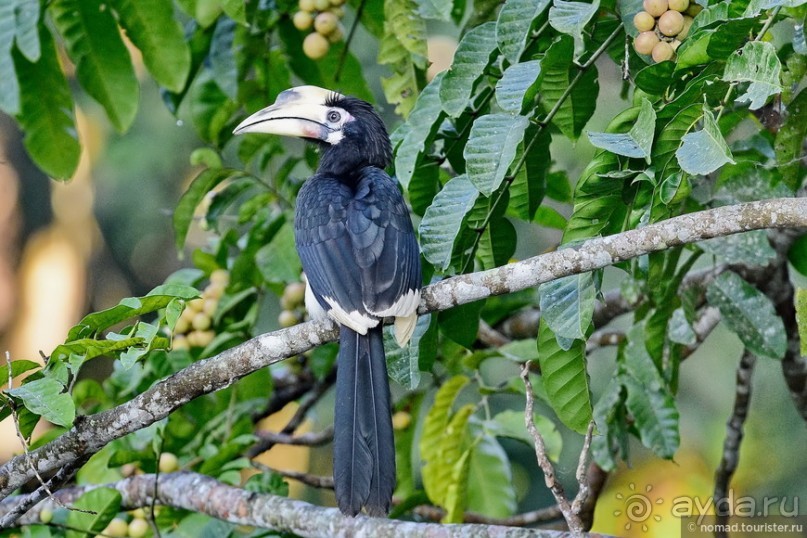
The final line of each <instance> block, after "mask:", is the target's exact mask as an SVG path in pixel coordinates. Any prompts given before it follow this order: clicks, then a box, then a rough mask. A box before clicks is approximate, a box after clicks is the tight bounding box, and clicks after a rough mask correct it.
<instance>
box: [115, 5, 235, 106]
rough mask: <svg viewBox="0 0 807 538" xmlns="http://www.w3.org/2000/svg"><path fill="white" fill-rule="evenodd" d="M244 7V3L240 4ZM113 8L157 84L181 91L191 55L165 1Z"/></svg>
mask: <svg viewBox="0 0 807 538" xmlns="http://www.w3.org/2000/svg"><path fill="white" fill-rule="evenodd" d="M242 4H243V3H242ZM112 7H113V8H114V9H115V11H116V12H117V14H118V21H119V22H120V25H121V27H122V28H124V29H125V30H126V35H127V37H128V38H129V39H130V40H131V41H132V43H133V44H134V45H135V46H136V47H137V48H138V49H140V52H141V53H143V63H144V64H145V65H146V68H147V69H148V70H149V73H151V75H152V76H153V77H154V80H156V81H157V82H158V83H160V84H162V85H163V86H165V87H166V88H167V89H168V90H170V91H173V92H179V91H182V89H183V88H184V87H185V80H186V79H187V77H188V73H189V71H190V66H191V53H190V49H189V48H188V45H187V43H186V42H185V38H184V36H183V32H182V27H181V26H180V24H179V22H178V21H177V20H176V19H175V18H174V7H173V5H172V3H171V2H170V1H168V0H113V2H112Z"/></svg>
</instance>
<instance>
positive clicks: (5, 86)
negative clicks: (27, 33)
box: [0, 0, 20, 115]
mask: <svg viewBox="0 0 807 538" xmlns="http://www.w3.org/2000/svg"><path fill="white" fill-rule="evenodd" d="M15 7H16V0H11V1H9V0H6V1H5V2H0V110H3V111H4V112H6V113H7V114H12V115H14V114H16V113H17V112H19V110H20V83H19V82H18V81H17V73H16V72H15V71H14V60H13V58H12V56H11V48H12V47H13V46H14V36H15V34H16V29H15V24H14V23H15V21H14V8H15Z"/></svg>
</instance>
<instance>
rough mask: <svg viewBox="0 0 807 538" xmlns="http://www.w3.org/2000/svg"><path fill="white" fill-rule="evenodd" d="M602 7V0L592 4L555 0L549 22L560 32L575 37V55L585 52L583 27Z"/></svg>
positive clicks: (595, 0)
mask: <svg viewBox="0 0 807 538" xmlns="http://www.w3.org/2000/svg"><path fill="white" fill-rule="evenodd" d="M599 8H600V0H594V1H593V2H592V3H590V4H586V3H583V2H567V1H565V0H555V2H554V4H553V5H552V7H551V8H549V24H550V25H551V26H552V27H553V28H554V29H555V30H557V31H558V32H560V33H562V34H567V35H570V36H572V38H573V39H574V57H575V58H577V57H579V56H580V55H581V54H583V29H584V28H585V27H586V25H587V24H588V22H589V21H590V20H591V18H592V17H593V16H594V14H595V13H597V10H598V9H599Z"/></svg>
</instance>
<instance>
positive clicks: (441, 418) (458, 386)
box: [420, 375, 470, 462]
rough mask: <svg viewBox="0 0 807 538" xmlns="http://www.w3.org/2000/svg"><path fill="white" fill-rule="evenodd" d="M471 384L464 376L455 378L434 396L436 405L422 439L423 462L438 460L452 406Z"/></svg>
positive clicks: (424, 427) (427, 421)
mask: <svg viewBox="0 0 807 538" xmlns="http://www.w3.org/2000/svg"><path fill="white" fill-rule="evenodd" d="M469 382H470V380H469V379H468V378H467V377H465V376H463V375H458V376H454V377H452V378H451V379H448V380H446V382H445V383H443V385H442V386H441V387H440V388H439V389H438V390H437V393H436V394H435V395H434V404H433V405H432V407H431V409H429V413H428V414H427V415H426V420H425V422H424V423H423V434H422V435H421V437H420V458H421V459H422V460H423V461H427V462H428V461H430V460H434V459H436V458H437V452H438V447H439V445H440V440H441V439H442V437H443V434H444V433H445V430H446V428H447V427H448V421H449V418H450V416H451V406H452V405H453V404H454V400H455V399H456V398H457V394H459V393H460V391H461V390H462V389H463V387H465V385H467V384H468V383H469Z"/></svg>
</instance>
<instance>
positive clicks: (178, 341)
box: [171, 334, 191, 351]
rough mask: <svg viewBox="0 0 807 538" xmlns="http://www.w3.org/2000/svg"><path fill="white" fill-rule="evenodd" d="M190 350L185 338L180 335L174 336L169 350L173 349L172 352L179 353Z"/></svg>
mask: <svg viewBox="0 0 807 538" xmlns="http://www.w3.org/2000/svg"><path fill="white" fill-rule="evenodd" d="M190 348H191V345H190V344H189V343H188V339H187V338H186V337H185V336H183V335H181V334H178V335H176V336H174V340H173V342H172V343H171V349H173V350H174V351H180V350H186V351H187V350H188V349H190Z"/></svg>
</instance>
